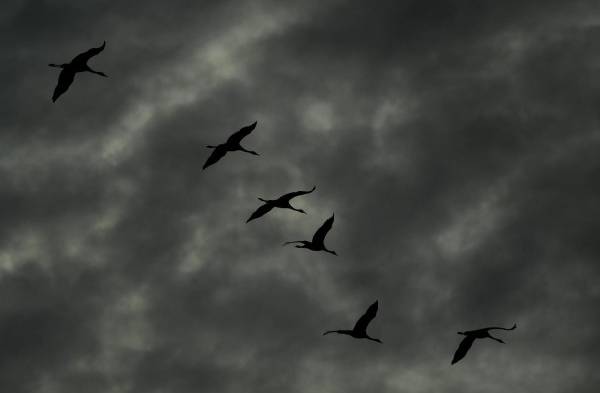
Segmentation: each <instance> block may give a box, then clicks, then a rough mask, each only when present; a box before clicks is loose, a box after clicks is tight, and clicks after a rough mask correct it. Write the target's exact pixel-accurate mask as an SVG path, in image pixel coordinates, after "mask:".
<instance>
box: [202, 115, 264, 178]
mask: <svg viewBox="0 0 600 393" xmlns="http://www.w3.org/2000/svg"><path fill="white" fill-rule="evenodd" d="M256 124H257V122H256V121H255V122H254V123H252V124H250V125H249V126H246V127H242V128H240V129H239V130H238V131H237V132H235V133H234V134H232V135H231V136H230V137H229V138H228V139H227V141H226V142H225V143H222V144H220V145H216V146H211V145H209V146H206V147H208V148H210V149H214V150H213V152H212V154H211V155H210V156H209V157H208V159H207V160H206V162H205V163H204V166H202V169H203V170H204V169H206V168H208V167H209V166H211V165H212V164H214V163H215V162H217V161H219V160H220V159H221V158H223V157H225V154H227V153H228V152H231V151H238V150H239V151H244V152H246V153H250V154H252V155H255V156H258V155H259V154H258V153H257V152H255V151H252V150H247V149H245V148H244V147H243V146H242V145H241V144H240V142H241V141H242V139H243V138H244V137H246V136H247V135H249V134H250V133H251V132H252V130H254V129H255V128H256Z"/></svg>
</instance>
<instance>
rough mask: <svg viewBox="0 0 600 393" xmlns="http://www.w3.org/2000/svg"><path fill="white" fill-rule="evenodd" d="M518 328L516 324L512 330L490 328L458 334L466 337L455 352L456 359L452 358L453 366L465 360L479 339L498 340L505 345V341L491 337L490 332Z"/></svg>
mask: <svg viewBox="0 0 600 393" xmlns="http://www.w3.org/2000/svg"><path fill="white" fill-rule="evenodd" d="M516 328H517V324H516V323H515V324H514V325H513V327H511V328H503V327H488V328H484V329H478V330H469V331H468V332H458V334H462V335H463V336H465V338H463V340H462V341H461V342H460V345H459V346H458V349H457V350H456V352H454V357H453V358H452V364H454V363H456V362H458V361H459V360H460V359H462V358H464V357H465V355H466V354H467V352H469V349H470V348H471V345H473V341H475V339H477V338H491V339H492V340H496V341H498V342H499V343H502V344H504V341H502V340H500V339H499V338H497V337H493V336H492V335H490V330H514V329H516Z"/></svg>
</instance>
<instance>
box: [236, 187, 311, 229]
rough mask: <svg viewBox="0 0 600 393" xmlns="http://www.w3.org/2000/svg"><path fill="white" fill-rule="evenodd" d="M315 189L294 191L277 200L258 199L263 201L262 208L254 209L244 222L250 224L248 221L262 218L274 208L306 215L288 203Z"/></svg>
mask: <svg viewBox="0 0 600 393" xmlns="http://www.w3.org/2000/svg"><path fill="white" fill-rule="evenodd" d="M316 188H317V187H316V186H315V187H313V188H312V190H310V191H295V192H290V193H288V194H285V195H282V196H280V197H279V198H277V199H263V198H258V200H259V201H263V202H264V204H263V205H262V206H260V207H259V208H258V209H256V211H254V213H252V215H251V216H250V218H248V220H246V222H250V221H252V220H254V219H257V218H259V217H262V216H264V215H265V214H267V213H268V212H270V211H271V209H273V208H274V207H278V208H280V209H291V210H295V211H297V212H300V213H304V214H306V212H305V211H304V210H302V209H296V208H295V207H294V206H292V205H290V201H291V200H292V199H293V198H296V197H297V196H300V195H306V194H310V193H311V192H313V191H314V190H315V189H316Z"/></svg>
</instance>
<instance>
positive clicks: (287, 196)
mask: <svg viewBox="0 0 600 393" xmlns="http://www.w3.org/2000/svg"><path fill="white" fill-rule="evenodd" d="M316 188H317V187H316V186H314V187H313V188H312V190H310V191H294V192H290V193H287V194H285V195H282V196H280V197H279V200H281V201H285V200H287V201H289V200H290V199H292V198H295V197H297V196H300V195H306V194H310V193H311V192H313V191H314V190H316Z"/></svg>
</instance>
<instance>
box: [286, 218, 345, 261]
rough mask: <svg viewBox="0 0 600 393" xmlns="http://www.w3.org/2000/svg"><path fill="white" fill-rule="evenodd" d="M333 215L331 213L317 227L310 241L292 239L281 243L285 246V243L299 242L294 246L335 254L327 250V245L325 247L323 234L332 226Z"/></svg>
mask: <svg viewBox="0 0 600 393" xmlns="http://www.w3.org/2000/svg"><path fill="white" fill-rule="evenodd" d="M333 216H334V215H333V214H332V215H331V217H329V218H328V219H327V220H326V221H325V222H324V223H323V225H321V227H320V228H319V229H317V231H316V232H315V234H314V235H313V238H312V241H307V240H294V241H291V242H285V243H283V245H284V246H285V245H287V244H292V243H300V244H298V245H296V246H295V247H296V248H308V249H309V250H312V251H326V252H328V253H330V254H333V255H337V253H336V252H335V251H332V250H328V249H327V247H325V236H326V235H327V232H329V230H330V229H331V227H332V226H333Z"/></svg>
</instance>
